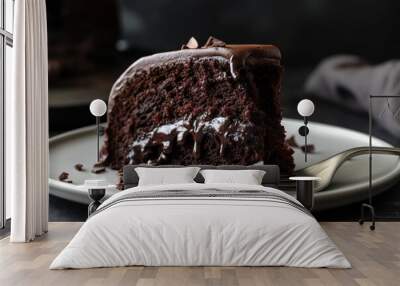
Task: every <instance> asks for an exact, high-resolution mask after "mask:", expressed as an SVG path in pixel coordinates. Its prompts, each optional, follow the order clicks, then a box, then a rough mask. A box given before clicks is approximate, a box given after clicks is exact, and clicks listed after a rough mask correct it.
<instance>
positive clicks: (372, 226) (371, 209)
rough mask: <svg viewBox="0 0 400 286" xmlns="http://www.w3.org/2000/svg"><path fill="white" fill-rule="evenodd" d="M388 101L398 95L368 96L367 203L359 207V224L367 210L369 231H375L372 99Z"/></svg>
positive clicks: (399, 96) (362, 221)
mask: <svg viewBox="0 0 400 286" xmlns="http://www.w3.org/2000/svg"><path fill="white" fill-rule="evenodd" d="M378 98H379V99H386V100H387V99H388V98H400V95H370V96H369V110H368V113H369V116H368V117H369V119H368V120H369V123H368V124H369V168H368V172H369V173H368V177H369V178H368V181H369V186H368V203H363V204H362V205H361V218H360V220H359V223H360V224H363V223H364V221H365V216H364V209H369V211H370V213H371V225H370V227H369V228H370V229H371V230H375V221H376V217H375V208H374V206H373V205H372V125H373V119H372V111H373V110H372V106H373V104H372V101H373V99H378Z"/></svg>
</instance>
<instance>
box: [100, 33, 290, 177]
mask: <svg viewBox="0 0 400 286" xmlns="http://www.w3.org/2000/svg"><path fill="white" fill-rule="evenodd" d="M280 58H281V55H280V51H279V49H278V48H276V47H274V46H272V45H227V44H225V43H224V42H222V41H220V40H217V39H215V38H210V39H209V40H208V41H207V43H206V44H205V45H204V46H203V47H198V44H197V41H196V40H194V39H193V38H192V39H191V40H190V41H189V42H188V44H187V45H184V46H182V50H179V51H173V52H167V53H160V54H155V55H152V56H148V57H144V58H141V59H139V60H138V61H136V62H135V63H133V64H132V65H131V66H130V67H129V68H128V69H127V70H126V71H125V72H124V73H123V74H122V75H121V76H120V78H119V79H118V80H117V82H116V83H115V84H114V86H113V88H112V90H111V94H110V98H109V102H108V127H107V128H106V132H105V144H104V146H103V148H102V163H103V164H105V165H109V166H111V167H112V168H114V169H119V168H121V167H122V166H124V165H125V164H140V163H146V164H182V165H188V164H212V165H220V164H243V165H250V164H255V163H264V164H278V165H279V166H280V167H281V170H282V171H283V172H286V173H290V172H292V170H293V168H294V163H293V158H292V153H293V151H292V149H291V148H290V147H289V146H288V145H287V144H286V143H285V130H284V128H283V126H282V125H281V119H282V113H281V106H280V88H281V76H282V66H281V65H280Z"/></svg>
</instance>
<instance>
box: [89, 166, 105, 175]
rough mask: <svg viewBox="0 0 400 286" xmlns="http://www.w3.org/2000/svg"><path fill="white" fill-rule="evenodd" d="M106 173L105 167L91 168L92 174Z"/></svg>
mask: <svg viewBox="0 0 400 286" xmlns="http://www.w3.org/2000/svg"><path fill="white" fill-rule="evenodd" d="M105 171H106V168H105V167H93V169H92V173H94V174H100V173H103V172H105Z"/></svg>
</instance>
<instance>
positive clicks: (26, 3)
mask: <svg viewBox="0 0 400 286" xmlns="http://www.w3.org/2000/svg"><path fill="white" fill-rule="evenodd" d="M14 11H15V16H14V21H15V22H14V29H15V30H14V48H13V52H14V63H15V65H14V72H13V92H12V93H11V96H10V98H6V106H7V110H6V153H7V154H6V166H7V168H8V170H7V171H6V187H8V188H10V190H11V236H10V241H12V242H27V241H31V240H33V239H34V238H35V237H36V236H40V235H41V234H43V233H44V232H47V225H48V172H49V167H48V161H49V160H48V156H49V155H48V77H47V74H48V73H47V71H48V67H47V23H46V6H45V0H19V1H15V10H14Z"/></svg>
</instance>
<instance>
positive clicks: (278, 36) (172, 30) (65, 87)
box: [47, 0, 400, 220]
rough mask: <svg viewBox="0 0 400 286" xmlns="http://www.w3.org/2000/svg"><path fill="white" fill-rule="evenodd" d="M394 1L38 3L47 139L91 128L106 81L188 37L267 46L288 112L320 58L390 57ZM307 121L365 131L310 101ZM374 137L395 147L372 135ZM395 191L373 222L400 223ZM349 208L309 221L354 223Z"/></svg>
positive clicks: (56, 208) (61, 210) (65, 210)
mask: <svg viewBox="0 0 400 286" xmlns="http://www.w3.org/2000/svg"><path fill="white" fill-rule="evenodd" d="M399 12H400V1H395V0H381V1H372V0H369V1H368V0H366V1H361V0H359V1H357V0H347V1H331V0H297V1H289V0H283V1H282V0H274V1H256V0H248V1H239V0H230V1H228V0H222V1H221V0H219V1H212V0H202V1H172V0H159V1H156V0H146V1H139V0H134V1H132V0H119V1H113V0H85V1H73V0H48V1H47V16H48V32H49V36H48V39H49V85H50V95H49V105H50V106H49V112H50V134H51V135H55V134H58V133H61V132H63V131H66V130H71V129H75V128H77V127H81V126H86V125H91V124H93V123H94V122H93V117H92V116H91V115H90V114H89V111H88V105H89V103H90V101H91V100H93V99H95V98H102V99H104V100H107V98H108V93H109V91H110V89H111V86H112V84H113V82H114V81H115V80H116V79H117V78H118V76H119V75H120V74H121V73H122V72H123V71H124V70H125V68H126V67H128V66H129V65H130V64H131V63H132V62H134V61H135V60H136V59H137V58H139V57H141V56H144V55H149V54H152V53H155V52H160V51H166V50H173V49H179V47H180V46H181V45H182V44H183V43H185V42H186V41H187V40H188V39H189V38H190V37H191V36H194V37H196V38H197V39H198V41H199V43H200V44H203V43H204V42H205V40H206V39H207V38H208V36H210V35H212V36H215V37H217V38H220V39H221V40H223V41H225V42H228V43H272V44H275V45H277V46H278V47H279V48H280V49H281V51H282V54H283V60H282V63H283V65H284V66H285V75H284V79H283V93H282V99H283V115H284V116H285V117H292V118H297V117H298V115H297V112H296V105H297V102H298V101H299V99H300V98H303V97H307V96H308V95H306V94H304V93H303V90H302V89H303V84H304V81H305V80H306V78H307V76H308V74H309V73H310V72H311V71H312V69H313V68H314V67H315V66H316V65H317V64H318V62H319V61H320V60H322V59H324V58H325V57H327V56H330V55H333V54H343V53H348V54H356V55H361V56H363V57H365V58H366V59H367V60H369V61H370V62H372V63H378V62H382V61H386V60H389V59H393V58H398V57H399V53H400V40H399V36H398V30H399V29H398V28H399V27H400V17H398V14H399ZM313 100H314V102H315V103H316V106H317V109H316V112H315V114H314V115H313V117H312V120H314V121H319V122H324V123H329V124H333V125H338V126H343V127H347V128H351V129H356V130H360V131H363V132H367V128H368V122H367V116H366V114H359V113H354V112H353V111H352V110H351V109H350V108H349V109H344V108H343V107H338V106H335V105H332V104H331V103H326V102H323V101H321V100H319V99H316V98H314V99H313ZM374 134H375V135H376V136H378V137H380V138H383V139H385V140H387V141H389V142H390V143H392V144H395V145H399V143H400V142H399V140H398V139H397V138H395V137H393V136H391V135H389V134H387V133H386V132H384V131H383V130H380V129H379V128H377V129H376V130H375V131H374ZM397 189H398V186H397V187H395V188H393V189H392V190H390V191H388V192H386V193H384V194H383V195H381V196H379V197H378V198H377V200H376V203H377V210H378V215H379V216H381V217H384V218H385V219H397V218H399V217H400V213H399V211H400V202H399V201H400V198H399V194H398V192H397ZM358 214H359V204H357V205H352V206H349V207H345V208H341V209H337V210H333V211H329V212H324V213H320V214H316V215H317V216H318V218H320V219H325V220H338V219H340V220H353V219H356V218H358ZM85 216H86V206H83V205H79V204H76V203H71V202H68V201H65V200H61V199H58V198H54V197H51V198H50V219H51V220H82V219H84V218H85Z"/></svg>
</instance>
